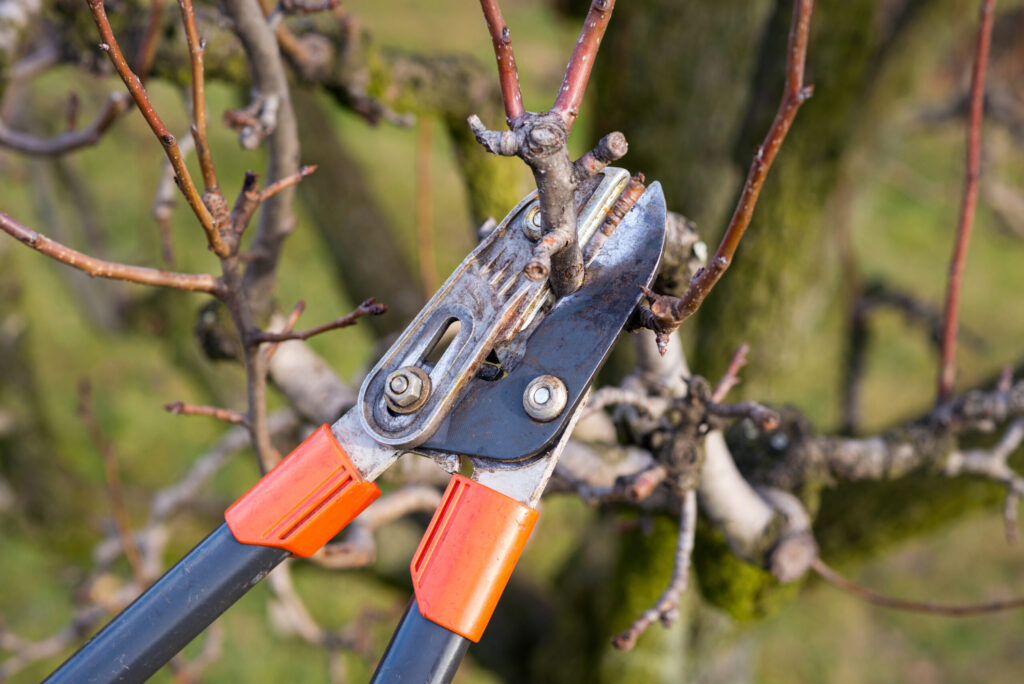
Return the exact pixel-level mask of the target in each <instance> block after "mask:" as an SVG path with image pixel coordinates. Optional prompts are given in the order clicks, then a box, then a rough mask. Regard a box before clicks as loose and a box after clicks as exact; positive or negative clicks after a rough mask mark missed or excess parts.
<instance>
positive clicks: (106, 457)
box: [78, 380, 148, 589]
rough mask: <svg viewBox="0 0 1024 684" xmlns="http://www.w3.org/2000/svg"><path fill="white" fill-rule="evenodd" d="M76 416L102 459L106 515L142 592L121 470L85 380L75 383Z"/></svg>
mask: <svg viewBox="0 0 1024 684" xmlns="http://www.w3.org/2000/svg"><path fill="white" fill-rule="evenodd" d="M78 415H79V416H80V417H81V418H82V422H84V423H85V427H86V430H88V432H89V438H90V439H91V440H92V443H93V446H95V447H96V450H97V451H99V452H100V456H102V457H103V472H104V475H105V477H106V486H107V499H109V500H110V513H111V515H112V516H113V518H114V525H115V526H116V527H117V536H118V539H119V540H120V542H121V548H122V549H124V557H125V558H126V559H127V560H128V566H129V567H130V568H131V569H132V576H133V577H134V578H135V583H136V584H137V585H138V587H139V588H140V589H142V588H144V587H145V586H146V585H147V584H148V582H147V581H146V573H145V572H144V570H143V567H142V555H141V554H140V553H139V547H138V545H137V544H136V543H135V537H134V536H133V534H132V525H131V521H130V520H129V519H128V510H127V508H125V504H124V491H123V490H122V488H121V467H120V465H119V464H118V462H117V455H116V454H115V453H114V445H113V444H111V443H110V441H109V440H108V439H107V438H106V436H105V435H104V434H103V428H101V427H100V422H99V419H98V418H97V417H96V412H95V411H94V410H93V403H92V385H91V384H90V383H89V381H88V380H81V381H79V383H78Z"/></svg>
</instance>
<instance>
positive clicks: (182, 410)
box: [164, 401, 246, 425]
mask: <svg viewBox="0 0 1024 684" xmlns="http://www.w3.org/2000/svg"><path fill="white" fill-rule="evenodd" d="M164 410H165V411H167V412H168V413H173V414H174V415H176V416H208V417H210V418H216V419H217V420H222V421H224V422H225V423H231V424H233V425H245V424H246V420H245V416H244V415H242V414H241V413H239V412H238V411H232V410H231V409H226V408H221V407H219V406H202V405H199V404H186V403H185V402H183V401H172V402H170V403H169V404H164Z"/></svg>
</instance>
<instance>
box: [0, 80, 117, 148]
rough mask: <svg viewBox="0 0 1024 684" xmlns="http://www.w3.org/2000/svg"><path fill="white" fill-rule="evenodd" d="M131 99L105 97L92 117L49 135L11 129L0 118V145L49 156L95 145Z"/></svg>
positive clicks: (114, 96)
mask: <svg viewBox="0 0 1024 684" xmlns="http://www.w3.org/2000/svg"><path fill="white" fill-rule="evenodd" d="M130 104H131V100H130V99H129V98H128V97H127V96H126V95H123V94H121V93H116V94H114V95H111V96H110V97H108V98H107V101H106V103H104V105H103V109H101V110H100V112H99V114H97V115H96V118H95V119H93V120H92V122H91V123H90V124H89V125H88V126H86V127H85V128H80V129H78V130H68V131H67V132H65V133H61V134H60V135H57V136H54V137H52V138H40V137H38V136H35V135H30V134H28V133H22V132H20V131H15V130H11V129H10V128H7V126H6V125H4V124H3V122H0V147H5V148H7V149H10V150H15V151H17V152H24V153H25V154H32V155H38V156H47V157H53V156H57V155H61V154H65V153H67V152H71V151H73V150H77V149H81V148H83V147H90V146H92V145H95V144H96V143H98V142H99V141H100V139H101V138H102V137H103V134H104V133H106V132H107V130H108V129H109V128H110V127H111V126H113V125H114V122H115V121H117V119H118V117H119V116H120V115H121V114H122V113H123V112H125V111H126V110H127V109H128V106H129V105H130Z"/></svg>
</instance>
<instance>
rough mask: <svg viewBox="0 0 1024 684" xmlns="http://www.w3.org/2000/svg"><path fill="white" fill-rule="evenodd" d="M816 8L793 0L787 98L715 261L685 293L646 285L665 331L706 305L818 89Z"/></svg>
mask: <svg viewBox="0 0 1024 684" xmlns="http://www.w3.org/2000/svg"><path fill="white" fill-rule="evenodd" d="M813 9H814V0H798V1H797V2H796V3H795V4H794V5H793V22H792V24H791V25H790V30H789V46H788V52H787V61H786V86H785V90H784V92H783V96H782V102H781V103H780V104H779V109H778V111H777V112H776V114H775V120H774V121H773V122H772V125H771V128H770V129H768V135H767V136H766V137H765V140H764V143H762V144H761V145H759V146H758V147H757V150H756V151H755V153H754V161H753V162H752V163H751V165H750V171H749V172H748V173H747V180H746V182H745V183H744V185H743V191H742V192H741V194H740V199H739V202H738V203H737V204H736V209H735V211H734V212H733V215H732V219H730V221H729V225H728V227H727V228H726V230H725V235H723V236H722V241H721V243H720V244H719V245H718V249H717V250H716V251H715V254H714V256H713V257H712V258H711V262H710V263H709V264H708V265H707V266H705V267H704V268H702V269H701V270H700V271H698V272H697V274H696V275H695V276H694V277H693V278H692V279H691V280H690V286H689V288H688V289H687V291H686V293H685V294H684V295H683V297H682V298H676V297H670V296H665V295H656V294H654V293H653V292H650V291H648V290H646V289H645V294H647V297H648V299H649V300H650V309H651V312H652V314H653V316H652V317H651V318H649V319H648V320H647V321H646V324H647V325H649V326H652V329H653V330H654V331H655V332H656V333H658V334H659V335H668V334H671V333H672V332H673V331H674V330H675V329H676V328H678V327H679V325H680V324H681V323H682V322H683V321H685V320H686V319H687V318H689V317H690V316H692V315H693V314H694V312H696V311H697V309H698V308H700V305H701V304H702V303H703V302H704V298H705V297H707V295H708V293H709V292H710V291H711V288H713V287H714V286H715V283H717V282H718V280H719V279H720V278H721V277H722V274H723V273H725V271H726V269H727V268H729V264H730V263H731V262H732V258H733V256H734V254H735V253H736V248H737V247H738V246H739V243H740V240H741V239H743V234H744V233H745V232H746V230H747V226H749V225H750V220H751V218H752V217H753V215H754V207H755V206H756V205H757V199H758V197H759V196H760V194H761V188H762V187H763V186H764V181H765V179H766V178H767V177H768V171H769V170H770V169H771V166H772V162H774V161H775V157H776V155H777V154H778V152H779V148H780V147H781V146H782V142H783V140H785V138H786V134H787V133H788V132H789V128H790V126H791V125H792V124H793V119H794V117H796V113H797V110H799V109H800V105H802V104H803V103H804V102H805V101H806V100H807V99H808V98H809V97H810V96H811V94H812V93H813V91H814V88H813V87H812V86H804V83H803V80H804V63H805V61H806V59H807V40H808V33H809V29H810V24H811V13H812V11H813Z"/></svg>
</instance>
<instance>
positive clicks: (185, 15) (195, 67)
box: [178, 0, 220, 193]
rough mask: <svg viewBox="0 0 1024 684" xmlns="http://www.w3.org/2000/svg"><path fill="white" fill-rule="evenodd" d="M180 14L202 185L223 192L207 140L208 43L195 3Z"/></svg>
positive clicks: (184, 1)
mask: <svg viewBox="0 0 1024 684" xmlns="http://www.w3.org/2000/svg"><path fill="white" fill-rule="evenodd" d="M178 7H179V9H180V10H181V21H182V23H183V24H184V25H185V38H186V39H187V41H188V53H189V61H190V63H191V66H192V119H193V121H195V129H194V131H193V134H192V137H193V138H194V139H195V142H196V156H197V157H198V158H199V169H200V171H201V172H202V174H203V185H205V186H206V191H207V192H218V193H219V192H220V191H219V190H218V189H217V187H218V184H217V172H216V171H215V170H214V167H213V156H212V155H211V154H210V146H209V143H208V142H207V138H206V86H205V76H204V73H203V53H204V52H205V51H206V41H204V40H202V39H201V38H200V37H199V31H198V30H197V29H196V16H195V12H194V11H193V9H192V0H178Z"/></svg>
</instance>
